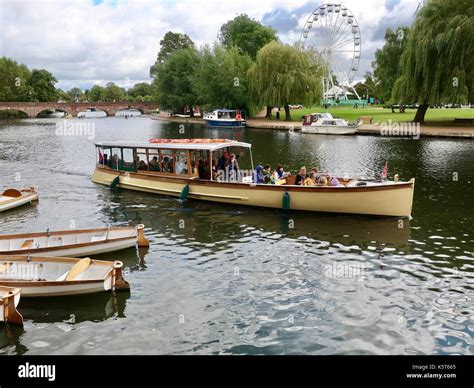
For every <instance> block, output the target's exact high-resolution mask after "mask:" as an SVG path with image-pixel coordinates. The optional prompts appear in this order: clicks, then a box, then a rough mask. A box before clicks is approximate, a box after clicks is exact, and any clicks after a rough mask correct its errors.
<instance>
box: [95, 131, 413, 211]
mask: <svg viewBox="0 0 474 388" xmlns="http://www.w3.org/2000/svg"><path fill="white" fill-rule="evenodd" d="M96 147H97V165H96V169H95V172H94V174H93V176H92V181H93V182H96V183H100V184H104V185H107V186H111V187H118V188H123V189H130V190H137V191H144V192H149V193H156V194H164V195H172V196H176V197H180V198H182V199H184V198H191V199H200V200H205V201H211V202H220V203H228V204H239V205H249V206H257V207H267V208H276V209H282V208H283V209H285V210H303V211H317V212H333V213H352V214H370V215H381V216H397V217H409V216H410V215H411V210H412V202H413V192H414V186H415V179H414V178H413V179H411V180H409V181H408V182H402V181H398V180H396V181H388V180H380V181H376V180H371V181H368V180H365V181H364V180H360V179H355V178H354V179H350V178H339V181H340V185H338V186H329V185H326V186H299V185H295V184H294V182H292V179H291V177H288V178H287V179H286V180H285V181H284V182H279V183H283V184H261V183H257V180H256V174H255V170H254V167H253V159H252V153H251V144H249V143H243V142H238V141H234V140H227V139H153V140H150V142H149V143H136V142H104V143H97V144H96ZM232 155H233V157H234V159H231V158H232ZM236 155H239V156H241V157H240V158H238V162H237V157H236ZM223 166H225V167H223ZM221 167H222V168H221Z"/></svg>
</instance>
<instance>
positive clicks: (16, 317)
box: [0, 286, 23, 325]
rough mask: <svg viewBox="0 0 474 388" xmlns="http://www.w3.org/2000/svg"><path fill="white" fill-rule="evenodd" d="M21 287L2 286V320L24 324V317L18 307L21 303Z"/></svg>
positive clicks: (0, 290) (0, 308)
mask: <svg viewBox="0 0 474 388" xmlns="http://www.w3.org/2000/svg"><path fill="white" fill-rule="evenodd" d="M20 293H21V290H20V289H19V288H11V287H3V286H0V322H5V323H15V324H18V325H22V324H23V317H22V316H21V314H20V313H19V312H18V310H17V309H16V306H18V303H20Z"/></svg>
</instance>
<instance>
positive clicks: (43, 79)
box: [28, 69, 58, 102]
mask: <svg viewBox="0 0 474 388" xmlns="http://www.w3.org/2000/svg"><path fill="white" fill-rule="evenodd" d="M57 82H58V80H57V79H56V78H55V77H54V75H52V74H51V73H50V72H49V71H47V70H44V69H42V70H37V69H34V70H33V71H32V72H31V77H30V79H29V80H28V86H29V87H30V88H31V92H32V101H41V102H44V101H56V100H57V99H58V92H57V90H56V88H55V86H54V85H55V84H56V83H57Z"/></svg>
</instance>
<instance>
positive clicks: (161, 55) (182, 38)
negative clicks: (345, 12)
mask: <svg viewBox="0 0 474 388" xmlns="http://www.w3.org/2000/svg"><path fill="white" fill-rule="evenodd" d="M187 48H190V49H194V48H195V47H194V42H193V41H192V40H191V38H190V37H189V36H188V35H186V34H180V33H177V32H172V31H168V32H167V33H166V34H165V36H164V37H163V39H161V40H160V51H159V52H158V57H157V59H156V62H155V64H154V65H152V66H151V67H150V76H151V77H155V75H156V72H157V70H158V66H159V65H161V64H163V63H164V62H165V61H166V60H167V59H168V58H169V57H170V56H171V55H172V54H173V53H175V52H176V51H179V50H183V49H187Z"/></svg>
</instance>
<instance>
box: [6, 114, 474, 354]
mask: <svg viewBox="0 0 474 388" xmlns="http://www.w3.org/2000/svg"><path fill="white" fill-rule="evenodd" d="M95 124H96V128H97V131H96V139H95V140H96V141H103V140H110V139H116V140H142V141H146V140H147V139H149V138H152V137H227V138H232V139H238V140H242V141H248V142H251V143H252V144H253V152H254V161H255V162H263V163H271V164H272V165H276V163H278V162H284V164H285V166H286V167H287V169H291V170H293V171H295V170H297V169H298V168H299V166H300V165H302V164H305V165H306V166H311V167H312V166H318V167H319V169H320V170H325V171H329V172H333V173H339V174H345V173H347V174H350V175H374V174H377V173H379V172H380V170H381V168H382V166H383V164H384V163H385V161H388V162H389V171H390V174H393V173H399V174H400V176H401V177H402V178H403V179H409V178H411V177H416V187H415V198H414V211H413V219H412V220H411V221H408V220H406V219H405V220H398V219H389V218H374V217H365V216H349V215H344V216H343V215H327V214H306V213H304V212H299V213H294V212H291V213H289V214H286V213H284V212H280V211H273V210H268V209H254V208H246V207H239V206H229V205H218V204H210V203H205V202H198V201H180V200H178V199H175V198H167V197H160V196H155V195H151V194H147V193H139V192H131V191H123V190H112V191H111V190H110V189H109V188H107V187H105V186H99V185H95V184H93V183H92V182H91V181H90V175H91V173H92V170H93V168H94V162H95V155H94V149H93V146H92V143H93V141H92V140H89V139H87V138H85V137H67V136H64V137H58V136H55V135H54V121H52V120H24V121H21V122H14V123H8V124H3V125H1V124H0V181H1V186H3V187H4V186H11V185H15V186H18V185H21V186H29V185H35V186H37V187H38V188H39V190H40V196H41V198H40V202H39V204H38V205H37V206H36V207H24V208H21V209H17V210H13V211H10V212H7V213H4V214H2V215H1V216H0V217H1V218H0V232H2V233H15V232H23V231H33V230H45V229H46V228H55V229H67V228H69V225H70V223H71V221H74V223H75V225H76V227H94V226H103V225H107V224H110V225H124V224H138V223H144V224H145V225H146V233H147V235H148V237H149V239H150V242H151V246H150V248H149V249H147V250H140V251H139V252H137V251H136V250H134V249H129V250H126V251H123V252H117V253H113V254H108V255H102V256H101V257H100V258H104V259H105V258H107V259H112V260H121V261H123V262H124V265H125V268H126V271H125V276H126V279H127V280H128V281H129V282H130V285H131V293H130V294H129V295H125V294H117V295H113V294H103V295H96V296H93V297H92V296H91V297H80V298H77V299H76V298H73V299H69V298H66V299H64V300H57V301H56V300H47V299H45V300H41V301H38V302H37V301H36V300H33V301H31V302H30V301H29V300H22V302H21V303H20V311H21V313H22V314H23V315H24V317H25V327H24V330H19V329H14V328H8V327H6V326H3V327H2V328H0V353H8V354H15V353H28V354H103V353H110V354H117V353H118V354H124V353H127V354H157V353H158V354H165V353H173V354H184V353H186V354H187V353H203V354H209V353H213V354H219V353H223V354H231V353H232V354H249V353H250V354H301V353H311V354H432V353H435V354H455V353H464V354H472V353H474V352H473V349H474V348H473V336H474V334H473V332H474V312H473V301H472V297H473V295H474V293H473V287H474V266H473V254H472V252H473V250H474V240H473V236H472V224H473V214H472V213H473V212H472V210H473V206H472V191H473V190H472V184H473V181H474V172H473V170H472V155H473V148H474V146H473V143H472V142H468V141H459V140H450V139H421V140H408V139H391V138H379V137H369V136H354V137H331V136H314V135H308V134H299V133H287V132H280V131H276V132H272V131H268V130H238V131H235V130H229V131H227V130H217V129H214V130H208V129H207V128H203V127H201V126H199V125H189V126H186V131H185V133H184V134H180V133H179V132H178V127H177V125H176V124H169V123H163V122H159V121H152V120H149V119H147V118H134V119H131V120H123V119H113V118H107V119H101V120H97V121H95ZM25 134H27V136H25ZM17 173H19V174H20V176H21V182H20V184H19V183H17V182H15V176H17ZM454 173H456V174H454ZM454 176H456V177H457V178H458V179H457V180H453V177H454ZM71 314H74V315H71ZM72 317H73V318H74V319H73V318H72ZM72 319H73V320H72ZM7 329H8V334H7V332H6V330H7ZM2 330H3V331H2Z"/></svg>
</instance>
